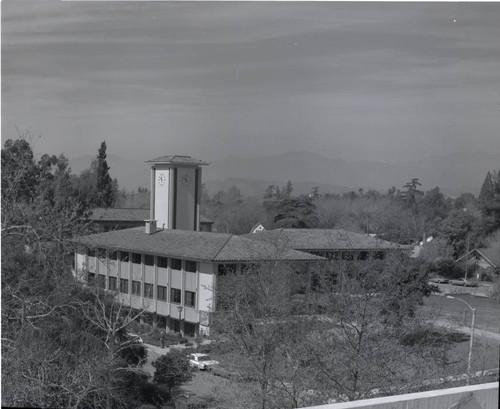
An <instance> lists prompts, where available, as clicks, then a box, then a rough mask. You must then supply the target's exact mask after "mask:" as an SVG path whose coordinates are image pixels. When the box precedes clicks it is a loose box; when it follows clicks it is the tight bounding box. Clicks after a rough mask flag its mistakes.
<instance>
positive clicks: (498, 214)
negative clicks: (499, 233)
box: [479, 170, 500, 233]
mask: <svg viewBox="0 0 500 409" xmlns="http://www.w3.org/2000/svg"><path fill="white" fill-rule="evenodd" d="M479 202H480V204H481V210H482V213H483V217H484V226H485V230H486V232H487V233H490V232H493V231H495V230H497V229H499V228H500V171H495V170H494V171H492V172H488V174H487V175H486V179H485V180H484V183H483V186H482V188H481V193H480V194H479Z"/></svg>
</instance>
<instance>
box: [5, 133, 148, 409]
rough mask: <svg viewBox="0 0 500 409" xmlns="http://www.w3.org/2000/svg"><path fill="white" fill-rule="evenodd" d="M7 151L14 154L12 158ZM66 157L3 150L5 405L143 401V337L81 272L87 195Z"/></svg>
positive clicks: (18, 146) (21, 145)
mask: <svg viewBox="0 0 500 409" xmlns="http://www.w3.org/2000/svg"><path fill="white" fill-rule="evenodd" d="M4 160H5V162H4ZM73 182H74V179H73V177H72V175H71V173H70V169H69V167H68V165H67V160H66V159H65V158H64V157H63V156H55V155H43V156H42V157H41V159H40V160H39V161H38V162H36V161H35V158H34V155H33V153H32V150H31V147H30V146H29V143H27V141H25V140H23V139H21V140H18V141H6V143H5V144H4V149H2V309H1V313H2V404H3V405H4V406H18V407H19V406H20V407H54V408H57V407H60V408H68V407H72V408H84V407H96V408H104V407H106V408H114V407H129V406H131V405H133V404H134V402H135V395H136V390H135V386H134V385H135V383H136V381H137V380H140V379H143V378H144V376H145V375H144V374H143V373H142V372H141V371H140V368H139V364H140V362H141V361H142V360H143V359H144V356H145V351H144V348H143V347H142V346H140V347H138V346H137V345H134V344H133V343H131V342H130V340H128V339H127V338H126V334H125V326H124V323H123V321H122V317H121V316H120V314H119V315H118V316H117V315H115V316H114V317H115V318H113V315H112V314H110V311H112V310H115V311H116V310H117V309H116V308H115V307H114V303H115V300H114V299H113V298H112V297H110V296H108V295H106V294H104V293H102V292H101V291H99V290H97V289H94V288H91V287H83V286H81V284H79V283H77V282H75V280H74V277H73V276H72V275H71V260H72V254H73V252H74V250H75V248H74V243H73V242H72V240H71V239H72V237H74V236H75V235H80V234H84V233H85V232H87V231H88V230H87V227H88V226H87V224H86V223H85V221H84V218H83V216H84V215H85V213H84V211H85V209H86V203H83V202H82V201H80V197H81V196H80V192H79V191H78V188H77V187H76V186H75V185H74V184H73Z"/></svg>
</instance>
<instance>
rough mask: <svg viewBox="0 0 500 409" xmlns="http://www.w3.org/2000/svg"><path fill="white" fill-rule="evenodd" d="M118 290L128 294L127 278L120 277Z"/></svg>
mask: <svg viewBox="0 0 500 409" xmlns="http://www.w3.org/2000/svg"><path fill="white" fill-rule="evenodd" d="M120 292H121V293H123V294H128V280H127V279H125V278H120Z"/></svg>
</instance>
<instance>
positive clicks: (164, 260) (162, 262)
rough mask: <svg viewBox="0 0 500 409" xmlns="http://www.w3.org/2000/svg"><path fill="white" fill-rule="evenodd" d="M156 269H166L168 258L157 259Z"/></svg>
mask: <svg viewBox="0 0 500 409" xmlns="http://www.w3.org/2000/svg"><path fill="white" fill-rule="evenodd" d="M158 267H161V268H168V258H166V257H158Z"/></svg>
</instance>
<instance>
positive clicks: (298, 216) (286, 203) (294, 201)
mask: <svg viewBox="0 0 500 409" xmlns="http://www.w3.org/2000/svg"><path fill="white" fill-rule="evenodd" d="M315 210H316V206H315V205H314V203H313V201H312V199H310V198H309V197H305V196H300V197H297V198H285V199H281V200H280V201H279V202H278V203H277V205H276V210H275V212H276V214H275V216H274V220H273V221H274V223H275V225H276V227H278V228H281V227H284V228H311V227H316V225H317V224H318V218H317V216H316V214H315Z"/></svg>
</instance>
